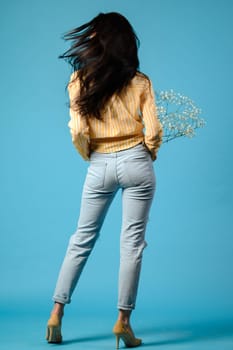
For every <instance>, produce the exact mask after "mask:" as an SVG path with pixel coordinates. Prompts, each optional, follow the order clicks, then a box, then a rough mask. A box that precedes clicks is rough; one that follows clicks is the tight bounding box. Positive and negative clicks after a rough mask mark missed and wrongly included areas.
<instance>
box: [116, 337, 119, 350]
mask: <svg viewBox="0 0 233 350" xmlns="http://www.w3.org/2000/svg"><path fill="white" fill-rule="evenodd" d="M119 342H120V336H119V335H116V349H119Z"/></svg>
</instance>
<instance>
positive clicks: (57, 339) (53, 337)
mask: <svg viewBox="0 0 233 350" xmlns="http://www.w3.org/2000/svg"><path fill="white" fill-rule="evenodd" d="M46 340H47V341H48V343H61V342H62V335H61V319H60V317H59V316H58V315H57V314H52V315H51V317H50V319H49V320H48V323H47V333H46Z"/></svg>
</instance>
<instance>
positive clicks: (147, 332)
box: [61, 320, 233, 347]
mask: <svg viewBox="0 0 233 350" xmlns="http://www.w3.org/2000/svg"><path fill="white" fill-rule="evenodd" d="M137 333H138V335H139V336H140V337H142V338H143V339H146V338H147V337H148V338H149V339H150V340H151V338H154V341H149V342H145V343H143V346H144V347H151V346H158V345H172V344H182V343H190V342H195V341H205V340H214V339H221V338H224V337H232V339H233V320H228V321H219V320H218V321H206V322H200V323H190V324H188V323H186V324H177V325H175V324H172V325H170V326H169V325H168V326H164V327H158V326H151V327H147V328H144V329H138V330H137ZM112 337H113V335H112V334H111V333H108V334H98V335H92V336H86V337H80V338H74V339H70V340H64V342H63V343H62V344H61V346H63V345H69V344H73V343H82V342H92V341H93V342H94V341H101V340H107V339H112Z"/></svg>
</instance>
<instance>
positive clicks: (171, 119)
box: [155, 89, 206, 142]
mask: <svg viewBox="0 0 233 350" xmlns="http://www.w3.org/2000/svg"><path fill="white" fill-rule="evenodd" d="M155 96H156V105H157V112H158V118H159V120H160V122H161V124H162V126H163V142H168V141H171V140H173V139H175V138H177V137H181V136H186V137H193V136H195V130H196V129H197V128H202V127H203V126H205V124H206V122H205V121H204V119H203V118H200V114H201V109H200V108H198V107H197V106H196V105H195V103H194V102H193V101H192V100H191V99H190V98H189V97H187V96H184V95H181V94H180V93H176V92H174V91H173V90H172V89H171V90H166V91H158V92H155Z"/></svg>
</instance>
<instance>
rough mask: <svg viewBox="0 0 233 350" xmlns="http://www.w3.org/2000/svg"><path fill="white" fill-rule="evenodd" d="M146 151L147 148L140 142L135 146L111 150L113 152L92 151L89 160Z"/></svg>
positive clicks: (118, 156)
mask: <svg viewBox="0 0 233 350" xmlns="http://www.w3.org/2000/svg"><path fill="white" fill-rule="evenodd" d="M141 151H144V152H147V150H146V149H145V147H144V146H143V144H142V143H139V144H138V145H136V146H133V147H130V148H127V149H124V150H121V151H117V152H113V153H99V152H92V153H91V157H90V160H91V161H92V160H97V159H99V160H100V159H109V158H120V157H125V156H129V155H131V154H132V155H133V154H136V153H138V152H141Z"/></svg>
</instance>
